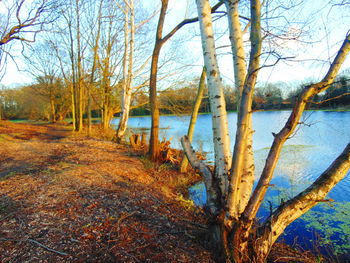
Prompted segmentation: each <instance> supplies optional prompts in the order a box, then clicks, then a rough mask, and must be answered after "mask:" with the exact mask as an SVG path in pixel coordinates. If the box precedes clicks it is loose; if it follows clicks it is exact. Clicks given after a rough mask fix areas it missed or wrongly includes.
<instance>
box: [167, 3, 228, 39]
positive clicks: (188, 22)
mask: <svg viewBox="0 0 350 263" xmlns="http://www.w3.org/2000/svg"><path fill="white" fill-rule="evenodd" d="M221 5H223V2H218V3H217V4H216V5H214V6H213V7H212V8H211V12H212V13H214V12H215V11H216V10H217V9H218V8H219V7H220V6H221ZM197 21H198V17H194V18H188V19H185V20H183V21H182V22H180V23H179V24H178V25H177V26H175V27H174V28H173V30H171V31H170V32H169V33H168V34H167V35H166V36H164V37H163V38H162V39H161V41H162V42H163V43H165V42H166V41H168V40H169V38H171V37H172V36H173V35H174V34H175V33H176V32H177V31H178V30H179V29H180V28H182V27H183V26H184V25H187V24H191V23H194V22H197Z"/></svg>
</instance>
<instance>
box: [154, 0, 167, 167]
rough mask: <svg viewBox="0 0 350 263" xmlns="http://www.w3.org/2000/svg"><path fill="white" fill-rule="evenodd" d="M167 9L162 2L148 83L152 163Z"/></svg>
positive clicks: (155, 145)
mask: <svg viewBox="0 0 350 263" xmlns="http://www.w3.org/2000/svg"><path fill="white" fill-rule="evenodd" d="M167 9H168V0H162V7H161V10H160V15H159V20H158V26H157V33H156V42H155V45H154V49H153V54H152V63H151V75H150V81H149V102H150V106H151V117H152V127H151V137H150V143H149V157H150V159H151V160H152V161H156V160H157V159H158V156H159V140H158V130H159V107H158V101H157V73H158V60H159V54H160V50H161V48H162V46H163V43H164V42H163V41H162V34H163V26H164V20H165V15H166V11H167Z"/></svg>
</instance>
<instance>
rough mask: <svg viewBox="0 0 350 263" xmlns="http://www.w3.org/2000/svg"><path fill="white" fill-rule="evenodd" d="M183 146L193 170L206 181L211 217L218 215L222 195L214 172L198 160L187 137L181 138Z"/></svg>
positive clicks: (207, 203) (207, 205)
mask: <svg viewBox="0 0 350 263" xmlns="http://www.w3.org/2000/svg"><path fill="white" fill-rule="evenodd" d="M181 145H182V148H183V150H184V153H185V154H186V157H187V159H188V161H189V162H190V164H191V166H192V167H193V169H195V170H198V171H199V173H200V175H201V176H202V177H203V179H204V183H205V188H206V192H207V202H206V208H207V209H208V210H209V212H210V214H211V215H218V214H219V211H220V210H219V207H220V206H219V204H220V201H219V199H220V198H219V197H220V196H221V195H220V193H219V191H220V188H219V187H218V186H217V185H216V184H215V181H214V176H213V174H212V172H211V171H210V169H209V167H208V166H206V165H205V164H204V163H203V162H202V161H201V160H199V159H198V158H197V156H196V153H195V151H194V150H193V148H192V145H191V142H190V140H189V139H188V137H187V136H183V137H181Z"/></svg>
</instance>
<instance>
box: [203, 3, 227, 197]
mask: <svg viewBox="0 0 350 263" xmlns="http://www.w3.org/2000/svg"><path fill="white" fill-rule="evenodd" d="M196 2H197V7H198V17H199V22H200V23H199V24H200V30H201V37H202V48H203V56H204V64H205V67H206V70H207V72H208V74H207V83H208V92H209V100H210V108H211V111H212V122H213V141H214V153H215V174H214V176H215V177H216V180H217V181H218V184H219V187H220V190H221V193H226V191H227V187H228V171H229V169H230V158H231V156H230V137H229V133H228V122H227V114H226V103H225V97H224V92H223V85H222V82H221V77H220V72H219V67H218V62H217V59H216V51H215V43H214V32H213V25H212V18H211V7H210V5H209V1H207V0H196ZM222 198H224V196H222Z"/></svg>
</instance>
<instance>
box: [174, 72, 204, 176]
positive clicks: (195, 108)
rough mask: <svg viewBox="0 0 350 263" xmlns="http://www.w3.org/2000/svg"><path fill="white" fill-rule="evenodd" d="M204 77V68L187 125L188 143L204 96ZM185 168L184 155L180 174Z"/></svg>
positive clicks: (186, 163)
mask: <svg viewBox="0 0 350 263" xmlns="http://www.w3.org/2000/svg"><path fill="white" fill-rule="evenodd" d="M206 75H207V74H206V70H205V67H203V70H202V74H201V77H200V80H199V85H198V91H197V96H196V100H195V103H194V105H193V110H192V114H191V120H190V124H189V127H188V131H187V137H188V139H189V141H190V142H192V138H193V134H194V129H195V126H196V122H197V116H198V111H199V108H200V106H201V103H202V99H203V94H204V89H205V79H206V77H207V76H206ZM187 166H188V159H187V157H186V155H184V157H183V159H182V161H181V164H180V172H181V173H185V172H187Z"/></svg>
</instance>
